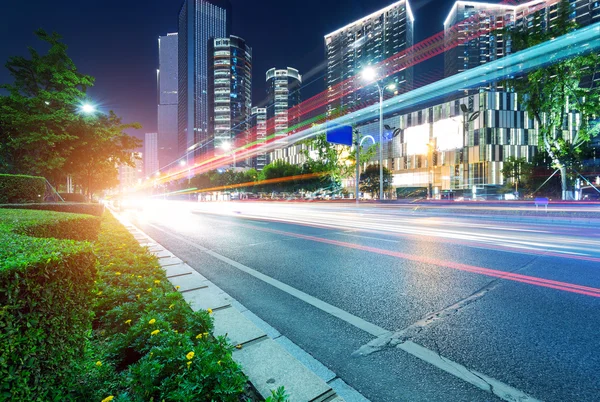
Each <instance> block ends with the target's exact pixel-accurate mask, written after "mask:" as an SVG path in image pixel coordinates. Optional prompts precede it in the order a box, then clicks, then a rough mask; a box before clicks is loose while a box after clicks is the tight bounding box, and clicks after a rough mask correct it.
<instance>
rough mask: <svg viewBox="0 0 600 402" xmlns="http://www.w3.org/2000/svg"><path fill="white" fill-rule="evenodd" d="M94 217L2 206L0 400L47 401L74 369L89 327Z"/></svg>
mask: <svg viewBox="0 0 600 402" xmlns="http://www.w3.org/2000/svg"><path fill="white" fill-rule="evenodd" d="M98 220H99V219H98V218H96V217H93V216H89V215H75V214H61V213H56V212H48V211H26V210H0V400H13V401H50V400H57V399H62V398H61V394H63V393H64V392H62V390H63V389H64V388H66V387H67V385H65V384H69V383H70V380H71V379H72V378H73V376H74V371H75V370H74V365H75V364H76V363H77V362H78V361H79V360H80V358H81V356H82V355H83V353H84V345H85V341H86V339H87V337H88V333H89V327H90V304H91V297H90V296H91V290H92V288H93V286H94V278H95V274H96V272H95V261H96V258H95V256H94V253H93V250H92V247H91V245H90V244H89V243H87V242H78V241H74V240H65V239H69V238H79V239H89V240H92V239H93V238H95V236H96V235H97V230H98Z"/></svg>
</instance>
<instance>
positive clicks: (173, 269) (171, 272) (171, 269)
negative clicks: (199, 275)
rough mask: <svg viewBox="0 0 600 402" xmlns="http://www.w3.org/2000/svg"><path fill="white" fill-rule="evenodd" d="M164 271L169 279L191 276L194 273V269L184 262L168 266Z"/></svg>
mask: <svg viewBox="0 0 600 402" xmlns="http://www.w3.org/2000/svg"><path fill="white" fill-rule="evenodd" d="M163 269H164V271H165V274H166V275H167V278H170V277H172V276H178V275H184V274H190V273H192V272H194V269H193V268H192V267H190V266H189V265H187V264H185V263H183V262H182V263H180V264H175V265H168V266H166V267H164V268H163Z"/></svg>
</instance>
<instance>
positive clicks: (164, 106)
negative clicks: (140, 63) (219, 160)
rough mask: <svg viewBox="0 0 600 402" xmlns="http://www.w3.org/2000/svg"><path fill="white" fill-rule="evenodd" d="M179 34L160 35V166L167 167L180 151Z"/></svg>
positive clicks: (157, 78) (158, 77) (158, 81)
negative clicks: (178, 130)
mask: <svg viewBox="0 0 600 402" xmlns="http://www.w3.org/2000/svg"><path fill="white" fill-rule="evenodd" d="M177 73H178V71H177V33H170V34H167V35H166V36H159V37H158V70H157V77H156V81H157V88H158V166H159V167H160V168H166V167H168V166H169V165H170V164H172V163H173V162H174V161H176V160H177V158H178V157H179V153H178V150H177V147H178V145H177V102H178V99H177Z"/></svg>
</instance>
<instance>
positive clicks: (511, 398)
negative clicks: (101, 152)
mask: <svg viewBox="0 0 600 402" xmlns="http://www.w3.org/2000/svg"><path fill="white" fill-rule="evenodd" d="M148 225H149V226H151V227H153V228H154V229H156V230H159V231H161V232H163V233H166V234H167V235H169V236H171V237H174V238H175V239H178V240H180V241H182V242H184V243H186V244H188V245H190V246H192V247H194V248H196V249H198V250H200V251H202V252H204V253H206V254H208V255H210V256H212V257H214V258H216V259H218V260H221V261H223V262H225V263H227V264H229V265H231V266H232V267H235V268H237V269H239V270H240V271H243V272H246V273H247V274H249V275H252V276H253V277H255V278H257V279H260V280H261V281H263V282H265V283H268V284H269V285H271V286H274V287H276V288H277V289H279V290H281V291H283V292H286V293H287V294H289V295H292V296H294V297H296V298H298V299H300V300H302V301H303V302H305V303H308V304H310V305H311V306H314V307H316V308H318V309H319V310H321V311H324V312H326V313H328V314H331V315H332V316H334V317H337V318H339V319H340V320H343V321H345V322H347V323H348V324H350V325H353V326H355V327H356V328H358V329H361V330H363V331H365V332H367V333H369V334H371V335H373V336H377V337H379V336H383V335H385V334H389V333H390V331H388V330H386V329H384V328H381V327H380V326H378V325H375V324H372V323H370V322H368V321H365V320H363V319H362V318H360V317H357V316H355V315H353V314H350V313H348V312H347V311H344V310H342V309H340V308H338V307H335V306H333V305H331V304H329V303H326V302H324V301H322V300H320V299H317V298H316V297H314V296H311V295H309V294H307V293H304V292H302V291H301V290H298V289H296V288H294V287H292V286H289V285H286V284H285V283H283V282H280V281H278V280H277V279H274V278H271V277H270V276H267V275H265V274H263V273H261V272H258V271H256V270H254V269H252V268H250V267H247V266H245V265H244V264H241V263H239V262H237V261H234V260H232V259H230V258H227V257H225V256H223V255H221V254H219V253H216V252H214V251H212V250H209V249H207V248H206V247H203V246H201V245H199V244H196V243H194V242H192V241H190V240H188V239H186V238H184V237H181V236H178V235H176V234H173V233H171V232H169V231H167V230H164V229H161V228H160V227H158V226H156V225H152V224H150V223H149V224H148ZM397 347H398V348H400V349H402V350H404V351H405V352H407V353H409V354H411V355H413V356H415V357H417V358H419V359H421V360H423V361H424V362H426V363H429V364H432V365H434V366H435V367H437V368H439V369H441V370H444V371H445V372H447V373H449V374H451V375H453V376H455V377H457V378H459V379H461V380H463V381H466V382H468V383H469V384H472V385H474V386H476V387H477V388H480V389H482V390H484V391H487V392H490V393H492V394H494V395H496V396H497V397H499V398H500V399H502V400H504V401H507V402H539V401H538V400H537V399H534V398H532V397H530V396H529V395H527V394H525V393H524V392H522V391H519V390H518V389H516V388H513V387H511V386H510V385H507V384H504V383H502V382H500V381H498V380H495V379H493V378H491V377H488V376H486V375H484V374H481V373H478V372H477V371H474V370H469V369H468V368H466V367H465V366H463V365H461V364H459V363H456V362H454V361H452V360H450V359H447V358H445V357H443V356H441V355H440V354H439V353H436V352H434V351H432V350H429V349H427V348H425V347H423V346H421V345H418V344H416V343H414V342H411V341H407V342H404V343H401V344H399V345H397Z"/></svg>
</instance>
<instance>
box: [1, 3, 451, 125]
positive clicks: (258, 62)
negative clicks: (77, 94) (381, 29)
mask: <svg viewBox="0 0 600 402" xmlns="http://www.w3.org/2000/svg"><path fill="white" fill-rule="evenodd" d="M393 1H394V0H304V1H280V0H279V1H276V0H231V3H232V6H233V32H232V33H233V34H235V35H238V36H241V37H243V38H244V39H246V41H247V42H248V44H249V45H250V46H252V48H253V58H254V60H253V97H254V99H253V101H254V103H259V102H260V101H261V100H262V99H263V98H264V93H265V92H264V91H265V89H264V88H265V87H264V74H265V72H266V70H267V69H269V68H271V67H278V68H283V67H286V66H290V67H295V68H298V69H299V70H300V73H302V74H306V73H308V72H309V71H311V70H313V71H315V70H314V69H315V67H317V66H319V65H320V64H321V63H322V62H323V59H324V45H323V36H324V35H325V34H328V33H330V32H332V31H334V30H336V29H338V28H340V27H342V26H344V25H346V24H348V23H350V22H352V21H354V20H356V19H359V18H361V17H362V16H364V15H367V14H370V13H372V12H374V11H376V10H378V9H380V8H383V7H385V6H387V5H389V4H391V3H393ZM409 1H410V3H411V6H412V9H413V12H414V14H415V31H416V32H415V43H416V42H418V41H420V40H423V39H425V38H426V37H428V36H431V35H433V34H435V33H437V32H439V31H441V30H442V23H443V20H444V18H445V16H446V15H447V13H448V12H449V11H450V8H451V7H452V4H453V3H454V1H453V0H409ZM182 3H183V0H144V1H142V0H87V1H76V0H57V1H49V0H30V1H18V0H1V1H0V16H2V18H1V21H0V38H2V44H1V45H0V65H1V67H0V83H6V82H9V81H10V76H9V75H8V72H7V70H6V69H5V68H4V64H5V63H6V60H7V59H8V57H9V56H11V55H25V54H26V52H27V46H31V45H33V46H37V41H36V39H35V37H34V35H33V31H34V30H36V29H37V28H44V29H46V30H47V31H56V32H58V33H59V34H61V35H62V36H63V37H64V41H65V42H66V43H67V45H68V46H69V54H70V55H71V57H72V58H73V60H74V61H75V63H76V64H77V66H78V68H79V70H80V71H81V72H83V73H86V74H90V75H92V76H94V77H96V85H95V86H94V88H92V89H91V90H90V91H89V94H90V96H92V97H93V98H94V100H96V101H97V102H98V103H99V104H100V105H101V106H102V107H103V108H105V110H108V109H113V110H114V111H115V112H117V114H119V115H121V116H122V117H123V118H124V119H125V120H126V121H138V122H140V123H142V125H143V126H144V128H143V129H142V130H140V131H139V134H138V135H140V136H141V135H142V134H143V132H153V131H155V130H156V68H157V65H158V60H157V59H158V56H157V53H158V49H157V43H158V36H159V35H164V34H166V33H167V32H176V31H177V15H178V12H179V9H180V7H181V4H182ZM428 66H431V67H432V68H437V67H439V64H438V63H436V64H435V65H434V64H433V63H430V64H428ZM419 70H421V69H419ZM419 70H418V71H419ZM418 71H417V73H418ZM322 73H323V71H322V70H321V71H318V72H317V73H316V75H314V76H312V77H306V78H308V79H306V80H305V82H309V81H311V80H315V79H317V78H318V77H319V76H320V75H321V74H322ZM418 78H419V77H418V75H417V76H416V79H418ZM322 89H323V80H322V79H321V78H319V79H318V81H317V82H316V83H314V84H312V85H310V86H309V87H307V88H306V89H305V90H303V97H305V96H309V95H313V94H315V93H316V92H317V91H319V90H322Z"/></svg>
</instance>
